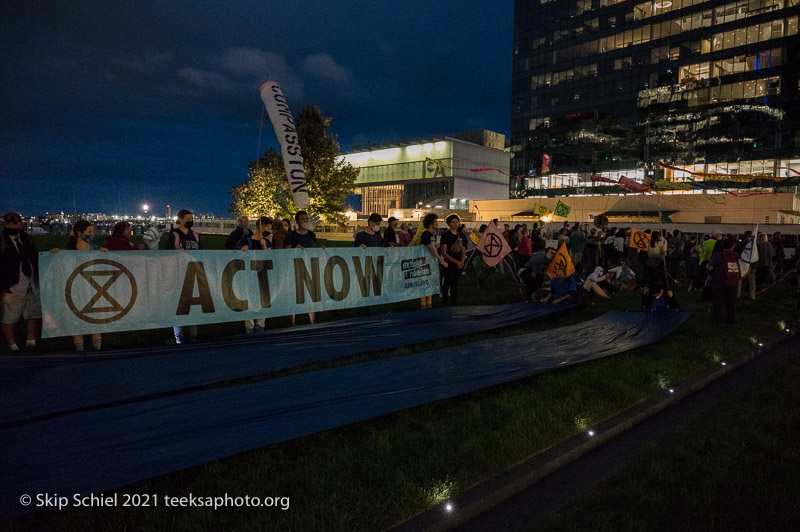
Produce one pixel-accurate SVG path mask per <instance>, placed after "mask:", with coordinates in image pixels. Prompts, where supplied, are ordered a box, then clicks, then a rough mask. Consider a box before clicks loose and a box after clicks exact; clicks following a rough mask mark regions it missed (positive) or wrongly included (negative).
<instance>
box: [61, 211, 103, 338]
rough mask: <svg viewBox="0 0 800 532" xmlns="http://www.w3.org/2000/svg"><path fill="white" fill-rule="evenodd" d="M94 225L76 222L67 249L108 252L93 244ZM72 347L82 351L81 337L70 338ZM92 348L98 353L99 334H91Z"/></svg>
mask: <svg viewBox="0 0 800 532" xmlns="http://www.w3.org/2000/svg"><path fill="white" fill-rule="evenodd" d="M93 240H94V225H92V224H91V223H90V222H87V221H86V220H78V221H77V222H75V225H74V226H72V236H70V237H69V241H68V242H67V249H72V250H77V251H98V250H99V251H108V250H107V249H106V248H101V247H100V246H98V245H97V244H95V243H94V241H93ZM72 345H74V346H75V351H78V352H80V351H83V335H82V334H76V335H74V336H73V337H72ZM92 347H93V348H94V350H95V351H100V348H101V347H102V336H101V334H100V333H94V334H92Z"/></svg>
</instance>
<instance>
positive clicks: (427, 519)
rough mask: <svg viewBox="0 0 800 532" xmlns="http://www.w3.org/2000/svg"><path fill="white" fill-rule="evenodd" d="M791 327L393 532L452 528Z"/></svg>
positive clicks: (769, 345)
mask: <svg viewBox="0 0 800 532" xmlns="http://www.w3.org/2000/svg"><path fill="white" fill-rule="evenodd" d="M793 325H794V327H793V328H792V329H791V330H790V331H789V332H788V333H787V332H783V333H782V334H781V335H780V336H777V335H776V336H775V337H774V338H771V339H770V340H767V341H763V342H761V343H759V344H757V345H754V346H751V347H748V348H747V349H743V350H741V351H739V352H737V353H734V354H733V355H732V356H730V357H728V358H726V359H725V360H724V361H720V364H719V366H717V367H712V368H709V369H706V370H702V371H699V372H697V373H696V374H694V375H692V376H691V377H689V378H687V379H685V380H684V381H682V382H681V383H679V384H677V385H675V387H674V388H672V389H671V390H672V391H670V390H665V391H663V392H659V393H656V394H654V395H651V396H650V397H648V398H647V399H645V400H643V401H642V402H640V403H638V404H636V405H633V406H631V407H630V408H627V409H625V410H623V411H622V412H619V413H618V414H615V415H613V416H611V417H609V418H607V419H605V420H603V421H600V422H599V423H596V424H595V425H594V426H592V427H591V434H592V435H590V432H589V431H587V432H583V433H580V434H576V435H575V436H573V437H571V438H569V439H567V440H564V441H563V442H561V443H558V444H556V445H554V446H553V447H550V448H549V449H547V450H545V451H542V452H540V453H538V454H536V455H534V456H532V457H530V458H528V459H526V460H524V461H522V462H520V463H519V464H517V465H515V466H512V467H511V468H509V469H507V470H506V471H504V472H503V473H500V474H499V475H497V476H495V477H493V478H491V479H489V480H487V481H485V482H482V483H480V484H476V485H474V486H471V487H470V488H468V489H467V490H465V491H464V492H463V493H461V494H459V495H458V496H457V497H455V498H453V499H452V500H450V501H448V503H449V504H451V505H452V508H453V510H452V511H448V510H447V509H446V508H445V506H444V505H441V504H440V505H437V506H435V507H433V508H430V509H428V510H425V511H424V512H422V513H419V514H417V515H416V516H414V517H412V518H410V519H408V520H407V521H404V522H402V523H399V524H398V525H395V526H394V527H392V528H391V530H396V531H406V530H409V531H410V530H414V531H419V530H425V531H439V530H450V529H452V528H455V527H457V526H459V525H462V524H464V523H466V522H468V521H470V520H471V519H474V518H475V517H477V516H479V515H480V514H482V513H483V512H485V511H487V510H489V509H491V508H494V507H495V506H497V505H499V504H500V503H502V502H503V501H505V500H507V499H509V498H511V497H513V496H514V495H516V494H517V493H519V492H521V491H523V490H525V489H526V488H528V487H530V486H532V485H533V484H536V483H537V482H539V481H540V480H541V479H543V478H544V477H546V476H548V475H550V474H551V473H553V472H555V471H557V470H558V469H560V468H562V467H564V466H566V465H567V464H569V463H571V462H573V461H575V460H577V459H578V458H580V457H581V456H583V455H585V454H586V453H588V452H589V451H591V450H592V449H594V448H596V447H599V446H601V445H603V443H605V442H607V441H608V440H611V439H612V438H615V437H616V436H619V435H620V434H622V433H623V432H625V431H627V430H629V429H631V428H632V427H634V426H635V425H637V424H639V423H641V422H642V421H644V420H646V419H647V418H649V417H651V416H653V415H655V414H657V413H659V412H661V411H662V410H664V409H666V408H667V407H669V406H670V405H672V404H674V403H676V402H678V401H680V400H681V399H683V398H685V397H688V396H689V395H692V394H693V393H695V392H696V391H698V390H700V389H702V388H704V387H705V386H707V385H708V384H710V383H712V382H714V381H716V380H717V379H719V378H721V377H723V376H724V375H726V374H727V373H729V372H731V371H733V370H734V369H736V368H738V367H740V366H742V365H744V364H746V363H747V362H750V361H751V360H753V359H755V358H756V357H758V356H760V355H762V354H764V353H767V352H768V351H770V350H772V349H774V348H775V347H777V346H778V345H780V344H782V343H784V342H786V341H788V340H789V339H791V338H793V337H794V336H795V335H796V334H797V330H796V327H798V326H800V324H798V323H797V322H795V323H794V324H793Z"/></svg>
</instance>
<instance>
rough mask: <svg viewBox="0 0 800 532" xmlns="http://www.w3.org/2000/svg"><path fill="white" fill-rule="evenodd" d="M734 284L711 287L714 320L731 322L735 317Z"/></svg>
mask: <svg viewBox="0 0 800 532" xmlns="http://www.w3.org/2000/svg"><path fill="white" fill-rule="evenodd" d="M737 289H738V287H736V286H715V287H714V289H713V291H714V292H713V303H714V305H713V316H714V319H715V320H716V321H723V320H725V321H726V322H727V323H733V322H734V319H735V318H736V291H737Z"/></svg>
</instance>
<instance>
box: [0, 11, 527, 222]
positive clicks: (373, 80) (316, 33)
mask: <svg viewBox="0 0 800 532" xmlns="http://www.w3.org/2000/svg"><path fill="white" fill-rule="evenodd" d="M0 15H2V16H0V49H2V50H3V54H0V69H2V70H1V71H2V72H3V73H4V76H5V79H4V83H2V84H0V113H1V114H0V185H2V187H3V190H4V191H8V190H14V191H15V192H14V193H13V194H8V193H4V194H3V195H2V197H1V198H0V208H5V209H11V208H17V209H22V210H25V211H36V210H42V209H45V208H47V209H49V210H54V209H59V210H60V209H68V210H71V209H72V208H73V205H72V204H73V197H74V208H77V209H78V210H81V211H87V212H90V211H91V212H96V211H99V210H106V211H111V210H114V211H117V210H125V209H127V210H132V209H134V208H135V207H136V206H137V205H139V204H140V203H141V202H144V201H147V202H150V203H152V204H154V205H166V204H167V203H170V204H173V206H174V205H179V204H180V205H191V206H192V208H194V209H195V210H198V211H201V212H207V211H213V212H215V213H217V214H223V213H224V212H225V210H226V209H227V205H228V203H229V199H228V190H229V187H230V186H231V185H234V184H238V183H240V182H241V181H243V180H244V179H245V178H246V168H247V162H248V161H249V160H251V159H253V158H254V157H255V156H256V154H257V153H258V152H259V150H261V151H263V150H264V149H266V148H267V147H269V146H271V145H274V144H275V141H274V139H273V135H272V132H271V127H270V126H269V124H265V125H264V128H263V129H261V120H262V115H263V111H262V103H261V101H260V98H259V96H258V88H259V86H260V85H261V84H262V83H263V82H265V81H267V80H274V81H277V82H278V83H279V84H280V85H281V87H282V88H283V91H284V94H286V96H287V99H288V101H289V104H290V107H291V108H292V110H293V111H294V112H295V113H296V112H298V111H299V110H300V108H302V107H303V106H305V105H309V104H314V105H317V106H319V107H320V108H321V109H322V110H323V112H324V113H325V114H326V115H328V116H330V117H331V118H332V128H333V131H334V132H335V133H337V134H338V135H339V141H340V143H341V145H342V147H343V148H344V149H349V148H350V147H351V146H352V145H353V144H354V143H356V144H363V143H364V142H366V141H369V142H373V143H379V142H385V141H391V140H396V139H401V138H413V137H420V136H428V135H434V134H443V133H453V132H456V131H460V130H464V129H475V128H478V127H484V128H487V129H493V130H495V131H500V132H503V133H507V132H508V131H507V130H508V124H509V121H510V108H509V107H510V106H509V103H508V102H509V100H510V85H511V80H510V77H511V76H510V66H511V31H512V18H513V12H512V2H511V0H502V1H501V2H498V3H485V2H478V1H477V0H464V1H451V0H447V1H442V2H423V1H418V0H409V1H406V2H390V1H388V0H372V1H361V0H354V1H348V2H334V1H318V0H317V1H312V0H298V1H294V2H282V1H267V2H245V1H234V0H231V1H228V2H218V1H211V0H172V1H169V2H163V1H159V2H155V1H151V0H141V1H137V2H130V1H126V0H106V1H103V2H100V1H82V0H76V1H75V2H44V1H41V0H25V1H23V0H10V1H8V2H4V3H3V5H2V11H1V12H0ZM259 139H260V146H259ZM20 183H25V184H26V185H25V186H20ZM62 204H63V205H62Z"/></svg>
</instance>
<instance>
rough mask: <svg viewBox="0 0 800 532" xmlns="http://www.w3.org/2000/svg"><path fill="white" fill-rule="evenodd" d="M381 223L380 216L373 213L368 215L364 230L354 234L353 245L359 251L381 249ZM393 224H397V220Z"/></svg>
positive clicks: (381, 218)
mask: <svg viewBox="0 0 800 532" xmlns="http://www.w3.org/2000/svg"><path fill="white" fill-rule="evenodd" d="M382 221H383V217H382V216H381V215H380V214H378V213H375V212H373V213H372V214H370V215H369V218H367V227H366V229H364V230H363V231H360V232H359V233H357V234H356V238H355V242H354V243H353V245H354V246H355V247H357V248H359V247H360V248H361V249H367V248H379V247H381V246H382V245H383V239H382V238H381V222H382ZM395 222H397V220H395Z"/></svg>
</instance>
